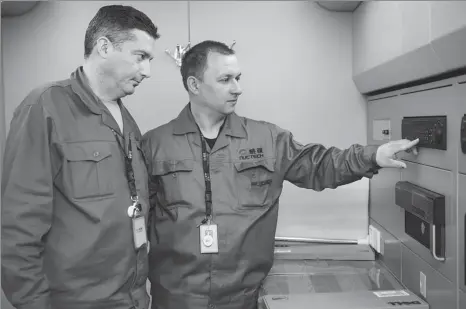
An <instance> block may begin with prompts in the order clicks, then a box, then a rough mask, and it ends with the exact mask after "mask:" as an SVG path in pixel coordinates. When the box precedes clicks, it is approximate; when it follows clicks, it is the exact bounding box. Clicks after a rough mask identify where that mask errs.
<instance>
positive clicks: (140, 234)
mask: <svg viewBox="0 0 466 309" xmlns="http://www.w3.org/2000/svg"><path fill="white" fill-rule="evenodd" d="M131 220H132V222H133V238H134V248H135V249H136V250H138V249H139V248H141V247H142V246H143V245H144V244H147V232H146V221H145V218H144V216H137V217H134V218H132V219H131Z"/></svg>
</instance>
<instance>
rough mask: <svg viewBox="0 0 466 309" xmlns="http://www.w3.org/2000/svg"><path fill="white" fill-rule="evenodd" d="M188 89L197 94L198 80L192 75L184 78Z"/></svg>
mask: <svg viewBox="0 0 466 309" xmlns="http://www.w3.org/2000/svg"><path fill="white" fill-rule="evenodd" d="M186 84H187V85H188V90H189V91H191V92H192V93H194V94H199V80H198V79H197V78H196V77H194V76H189V77H188V79H187V80H186Z"/></svg>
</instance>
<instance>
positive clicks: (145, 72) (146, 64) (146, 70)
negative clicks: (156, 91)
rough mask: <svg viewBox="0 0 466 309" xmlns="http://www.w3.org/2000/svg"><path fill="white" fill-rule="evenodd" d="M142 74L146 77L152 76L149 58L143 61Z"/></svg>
mask: <svg viewBox="0 0 466 309" xmlns="http://www.w3.org/2000/svg"><path fill="white" fill-rule="evenodd" d="M141 75H142V76H143V77H144V78H149V77H150V62H149V61H148V60H147V61H143V62H142V63H141Z"/></svg>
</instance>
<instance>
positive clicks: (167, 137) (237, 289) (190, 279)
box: [142, 104, 377, 309]
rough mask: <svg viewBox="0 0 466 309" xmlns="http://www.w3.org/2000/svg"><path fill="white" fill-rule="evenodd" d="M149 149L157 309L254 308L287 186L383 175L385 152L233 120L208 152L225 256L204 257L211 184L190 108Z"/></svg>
mask: <svg viewBox="0 0 466 309" xmlns="http://www.w3.org/2000/svg"><path fill="white" fill-rule="evenodd" d="M142 145H143V149H144V152H145V157H146V160H147V164H148V169H149V174H150V178H151V181H150V186H149V188H150V189H149V190H150V195H151V205H152V206H153V207H154V211H153V216H152V219H153V223H154V224H153V225H152V231H153V232H152V233H151V236H150V237H151V251H150V254H149V265H150V266H149V269H150V272H149V279H150V281H151V292H152V297H153V300H152V308H154V309H155V308H158V309H201V308H202V309H205V308H219V309H252V308H255V307H256V304H257V300H258V291H259V287H260V285H261V282H262V280H263V279H264V278H265V277H266V275H267V274H268V272H269V270H270V268H271V266H272V262H273V256H274V239H275V230H276V225H277V217H278V204H279V197H280V194H281V192H282V187H283V182H284V181H285V180H286V181H289V182H291V183H293V184H294V185H296V186H298V187H301V188H307V189H313V190H316V191H320V190H323V189H325V188H336V187H337V186H340V185H343V184H348V183H351V182H354V181H356V180H359V179H361V178H362V177H372V176H373V174H374V173H376V170H377V165H376V163H375V153H376V150H377V146H366V147H363V146H360V145H353V146H351V147H350V148H348V149H345V150H340V149H337V148H328V149H326V148H325V147H324V146H322V145H319V144H308V145H302V144H300V143H298V142H296V141H295V140H294V139H293V136H292V134H291V133H290V132H288V131H286V130H283V129H281V128H279V127H278V126H276V125H273V124H270V123H267V122H261V121H255V120H251V119H248V118H244V117H239V116H238V115H236V114H235V113H233V114H231V115H229V116H228V117H227V119H226V120H225V124H224V127H223V129H222V130H221V132H220V134H219V136H218V138H217V140H216V142H215V145H214V147H213V149H211V150H210V155H209V158H210V177H211V185H212V199H213V222H214V223H216V224H217V225H218V246H219V252H218V253H217V254H201V253H200V236H199V228H198V225H199V224H200V223H201V221H202V220H203V218H204V216H205V211H206V207H205V195H204V193H205V181H204V172H203V164H202V150H201V138H200V133H199V130H198V128H197V125H196V123H195V121H194V119H193V116H192V114H191V112H190V108H189V104H188V105H187V106H186V107H185V109H184V110H183V111H182V112H181V113H180V115H179V116H178V118H176V119H174V120H172V121H171V122H169V123H167V124H165V125H162V126H160V127H158V128H156V129H154V130H151V131H149V132H147V133H146V134H145V135H144V136H143V143H142ZM207 149H209V147H208V146H207Z"/></svg>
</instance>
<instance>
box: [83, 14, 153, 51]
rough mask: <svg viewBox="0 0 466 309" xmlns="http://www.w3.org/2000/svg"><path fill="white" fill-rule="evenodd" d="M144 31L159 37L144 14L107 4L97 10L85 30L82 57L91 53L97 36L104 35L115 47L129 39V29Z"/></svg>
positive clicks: (130, 36) (130, 35)
mask: <svg viewBox="0 0 466 309" xmlns="http://www.w3.org/2000/svg"><path fill="white" fill-rule="evenodd" d="M134 29H138V30H142V31H145V32H146V33H148V34H149V35H150V36H151V37H153V38H154V39H155V40H157V39H158V38H160V34H159V33H158V32H157V30H158V29H157V27H156V26H155V25H154V23H153V22H152V21H151V19H150V18H149V17H147V15H146V14H144V13H142V12H141V11H139V10H137V9H135V8H133V7H131V6H124V5H107V6H103V7H101V8H100V9H99V11H97V14H96V15H95V16H94V18H92V20H91V21H90V23H89V26H88V27H87V30H86V36H85V38H84V58H88V57H89V55H90V54H91V53H92V49H93V48H94V46H95V44H96V41H97V39H98V38H99V37H102V36H105V37H106V38H108V39H109V40H110V42H112V43H113V44H115V45H116V46H117V47H118V46H119V45H120V44H122V43H124V42H126V41H129V40H131V39H134V35H133V34H132V33H131V32H130V31H131V30H134Z"/></svg>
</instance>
